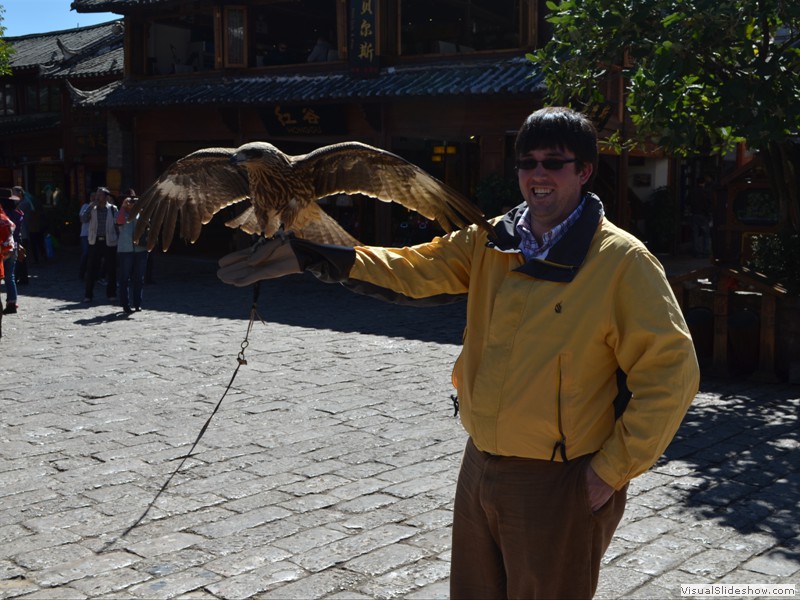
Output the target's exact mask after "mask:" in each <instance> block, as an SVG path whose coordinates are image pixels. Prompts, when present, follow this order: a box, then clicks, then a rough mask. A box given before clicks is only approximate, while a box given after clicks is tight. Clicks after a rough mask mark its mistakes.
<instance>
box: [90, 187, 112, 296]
mask: <svg viewBox="0 0 800 600" xmlns="http://www.w3.org/2000/svg"><path fill="white" fill-rule="evenodd" d="M111 200H112V197H111V192H109V191H108V188H105V187H100V188H97V192H96V193H95V195H94V199H93V200H92V201H91V202H90V203H89V205H88V208H87V209H86V210H84V211H82V212H81V222H83V223H88V224H89V233H88V241H89V256H88V259H87V267H86V289H85V294H84V298H83V301H84V302H87V303H88V302H92V300H93V299H94V286H95V283H96V282H97V277H98V274H99V273H100V264H101V263H104V264H105V269H106V296H107V297H108V300H109V301H110V302H116V300H117V237H118V236H117V225H116V220H117V207H116V206H115V205H114V203H113V202H112V201H111Z"/></svg>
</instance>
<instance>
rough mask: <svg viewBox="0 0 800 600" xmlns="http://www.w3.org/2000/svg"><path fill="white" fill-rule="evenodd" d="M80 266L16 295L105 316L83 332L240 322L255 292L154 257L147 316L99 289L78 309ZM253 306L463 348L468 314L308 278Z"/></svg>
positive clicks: (293, 280)
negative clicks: (130, 324)
mask: <svg viewBox="0 0 800 600" xmlns="http://www.w3.org/2000/svg"><path fill="white" fill-rule="evenodd" d="M78 259H79V257H78V253H77V249H72V248H68V249H66V251H64V252H63V253H61V254H60V255H59V257H57V259H56V260H55V261H54V262H52V263H49V264H41V265H36V266H32V267H31V269H30V271H31V283H30V284H29V285H27V286H25V287H24V288H21V289H20V295H21V296H25V295H28V296H39V297H49V298H53V299H57V300H58V299H61V300H64V304H63V305H61V306H59V307H57V308H56V310H60V311H64V312H65V313H66V312H67V311H70V312H71V311H79V310H81V309H85V308H90V307H98V308H101V309H105V308H107V309H108V314H106V315H103V316H94V315H93V316H91V317H87V318H77V319H75V321H74V322H75V323H76V324H78V325H86V326H92V325H98V324H101V323H105V322H109V321H115V320H121V319H126V318H132V319H141V320H142V321H145V319H146V318H147V313H148V312H149V311H166V312H177V313H181V314H186V315H196V316H204V317H216V318H220V319H233V320H241V321H245V320H247V319H248V318H249V315H250V307H251V306H252V303H253V288H252V287H248V288H236V287H233V286H230V285H226V284H224V283H222V282H221V281H219V280H218V279H217V277H216V270H217V264H216V261H215V260H213V259H207V258H197V257H191V256H182V255H172V254H161V253H158V254H156V255H154V260H155V268H154V279H155V283H153V284H148V285H146V286H145V290H144V302H143V305H144V306H143V308H144V311H143V312H142V313H141V314H140V313H134V314H133V315H130V316H128V315H125V314H124V313H123V312H121V310H120V307H119V306H116V305H114V304H112V303H109V302H108V301H107V300H106V299H105V293H104V292H105V290H104V289H102V286H101V285H100V284H98V286H97V288H96V293H95V301H94V302H93V303H92V304H83V303H82V302H81V300H82V298H83V293H84V289H83V282H82V281H81V280H80V279H79V278H78ZM20 300H21V301H24V298H21V299H20ZM257 306H258V310H259V312H260V314H261V316H262V317H263V318H264V320H265V321H267V322H269V321H272V322H275V323H281V324H286V325H292V326H297V327H306V328H312V329H329V330H335V331H343V332H360V333H371V334H376V335H382V336H388V337H397V338H408V339H417V340H420V341H429V342H436V343H443V344H460V343H461V335H462V332H463V329H464V319H465V309H466V303H465V302H459V303H456V304H452V305H449V306H442V307H435V308H420V307H411V306H397V305H393V304H388V303H385V302H382V301H379V300H375V299H373V298H368V297H365V296H361V295H358V294H355V293H353V292H350V291H348V290H346V289H345V288H343V287H342V286H339V285H336V284H325V283H321V282H319V281H317V280H316V279H315V278H314V277H313V276H312V275H308V274H306V275H291V276H288V277H284V278H282V279H280V280H274V281H266V282H263V283H262V284H261V287H260V292H259V301H258V305H257Z"/></svg>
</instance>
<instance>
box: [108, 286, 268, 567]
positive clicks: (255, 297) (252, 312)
mask: <svg viewBox="0 0 800 600" xmlns="http://www.w3.org/2000/svg"><path fill="white" fill-rule="evenodd" d="M260 292H261V282H260V281H258V282H256V283H255V284H253V305H252V307H251V308H250V321H249V323H248V324H247V332H246V333H245V336H244V340H242V344H241V350H239V354H238V355H237V357H236V362H237V365H236V369H234V371H233V375H231V380H230V381H229V382H228V385H227V387H226V388H225V391H224V392H223V393H222V397H221V398H220V399H219V401H218V402H217V405H216V406H215V407H214V410H213V411H211V414H210V415H209V417H208V419H206V422H205V423H204V424H203V427H201V428H200V433H198V434H197V437H196V438H195V440H194V443H193V444H192V447H191V448H189V452H187V453H186V454H184V455H183V456H177V457H175V458H174V459H172V460H179V459H180V461H181V462H180V463H179V464H178V466H177V467H175V470H174V471H172V473H171V474H170V476H169V477H168V478H167V480H166V481H165V482H164V483H163V484H162V486H161V488H160V489H159V490H158V493H157V494H156V495H155V496H154V497H153V499H152V500H151V501H150V503H149V504H148V505H147V508H145V510H144V512H143V513H142V514H141V516H139V518H138V519H136V521H134V523H133V525H131V526H130V527H128V528H127V529H126V530H125V531H123V532H122V533H121V534H120V535H119V536H118V537H116V538H114V539H113V540H111V541H110V542H108V543H107V544H106V545H105V546H103V548H102V549H101V550H100V553H103V552H105V551H106V550H108V549H109V548H110V547H111V546H113V545H114V544H116V543H117V542H118V541H119V540H121V539H122V538H124V537H125V536H127V535H128V534H129V533H130V532H131V531H133V530H134V529H135V528H136V527H138V526H139V525H140V524H141V523H142V521H144V519H145V517H146V516H147V515H148V514H149V513H150V510H151V509H152V508H153V507H154V506H155V504H156V502H157V501H158V499H159V498H160V497H161V494H163V493H164V491H165V490H166V489H167V487H168V486H169V484H170V482H171V481H172V479H173V478H174V477H175V475H177V474H178V472H179V471H180V470H181V469H182V468H183V465H184V464H185V463H186V461H187V460H188V459H189V458H190V457H191V456H192V452H194V449H195V448H196V447H197V444H198V443H199V442H200V439H201V438H202V437H203V435H204V434H205V432H206V429H208V426H209V424H210V423H211V419H213V418H214V415H215V414H217V411H218V410H219V407H220V406H222V401H223V400H224V399H225V396H227V395H228V392H229V391H230V389H231V386H232V385H233V381H234V379H236V375H237V373H239V368H240V367H241V366H242V365H246V364H247V360H246V359H245V357H244V352H245V350H246V349H247V347H248V346H249V345H250V342H249V341H248V339H249V337H250V332H251V331H252V329H253V324H254V323H255V320H256V318H258V320H259V321H261V323H264V319H262V318H261V315H260V314H258V309H257V305H258V297H259V294H260ZM264 325H266V323H264Z"/></svg>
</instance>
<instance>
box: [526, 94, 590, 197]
mask: <svg viewBox="0 0 800 600" xmlns="http://www.w3.org/2000/svg"><path fill="white" fill-rule="evenodd" d="M542 148H545V149H547V148H556V149H558V150H567V151H570V152H573V153H574V154H575V158H577V159H578V160H577V162H576V163H575V168H576V169H580V168H581V167H582V166H583V165H584V164H585V163H590V164H591V165H592V176H591V177H590V178H589V181H587V182H586V184H585V185H584V186H583V188H582V191H583V192H584V193H585V192H586V191H588V190H589V188H590V187H591V184H592V181H594V178H595V175H597V162H598V156H597V129H595V126H594V124H593V123H592V122H591V121H590V120H589V119H588V118H587V117H586V116H585V115H583V114H581V113H579V112H577V111H574V110H572V109H571V108H565V107H563V106H550V107H545V108H540V109H539V110H537V111H535V112H533V113H531V114H530V115H528V118H526V119H525V122H524V123H523V124H522V127H520V129H519V132H518V133H517V139H516V141H515V142H514V152H515V153H516V157H515V158H517V159H518V158H520V157H521V156H524V155H526V154H528V152H530V151H531V150H539V149H542Z"/></svg>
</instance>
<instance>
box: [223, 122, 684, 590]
mask: <svg viewBox="0 0 800 600" xmlns="http://www.w3.org/2000/svg"><path fill="white" fill-rule="evenodd" d="M515 154H516V160H517V174H518V181H519V187H520V191H521V193H522V197H523V200H524V202H523V203H522V204H520V205H519V206H518V207H516V208H515V209H513V210H511V211H510V212H509V213H508V214H506V215H504V216H502V217H499V218H497V219H495V220H494V221H493V223H492V224H493V225H494V229H495V237H494V239H489V236H488V235H487V233H486V232H485V231H484V230H482V229H480V228H478V227H476V226H471V227H467V228H465V229H462V230H460V231H456V232H454V233H452V234H449V235H447V236H444V237H441V238H436V239H434V240H433V241H431V242H430V243H426V244H421V245H418V246H414V247H410V248H378V247H356V248H355V249H350V248H339V247H330V246H319V245H316V244H312V243H309V242H306V241H304V240H298V239H290V240H289V241H284V242H281V241H274V242H270V243H269V244H267V245H266V246H265V247H264V248H262V249H261V250H259V251H257V252H256V253H255V254H253V255H252V256H250V257H248V258H244V257H243V256H242V255H241V254H240V255H235V256H234V255H232V256H231V257H228V258H225V259H223V260H222V261H221V263H220V264H221V267H222V268H221V269H220V272H219V275H220V278H222V279H223V281H227V282H229V283H233V284H236V285H246V284H248V283H251V282H253V281H257V280H259V279H266V278H272V277H276V276H280V275H284V274H287V273H293V272H300V271H303V270H310V271H312V272H313V273H314V274H315V275H317V276H318V277H320V278H321V279H324V280H328V281H340V282H342V283H344V284H345V285H346V286H347V287H350V288H353V289H355V290H356V291H360V292H362V293H369V294H371V295H375V296H380V297H383V298H384V299H389V300H394V301H404V300H408V299H412V300H421V299H436V300H444V299H446V298H448V297H451V296H458V295H463V294H467V295H468V296H467V326H466V331H465V333H464V346H463V349H462V352H461V354H460V356H459V358H458V359H457V361H456V364H455V367H454V369H453V384H454V386H455V388H456V390H457V391H458V399H459V407H460V412H461V420H462V423H463V425H464V428H465V429H466V431H467V433H468V434H469V440H468V442H467V448H466V450H465V453H464V458H463V462H462V466H461V471H460V474H459V481H458V486H457V489H456V497H455V506H454V515H453V544H452V564H451V577H450V586H451V597H452V598H454V599H455V598H529V599H532V598H588V597H591V596H592V595H594V592H595V590H596V587H597V581H598V574H599V569H600V560H601V558H602V556H603V554H604V552H605V551H606V549H607V547H608V545H609V543H610V541H611V536H612V534H613V533H614V530H615V529H616V527H617V525H618V523H619V521H620V519H621V518H622V514H623V510H624V507H625V498H626V490H627V486H628V482H629V481H630V480H631V479H633V478H634V477H636V476H637V475H640V474H642V473H643V472H645V471H646V470H647V469H648V468H650V467H651V466H652V465H653V463H655V461H656V460H657V459H658V458H659V457H660V456H661V454H662V453H663V452H664V450H665V448H666V447H667V445H668V444H669V442H670V440H671V439H672V437H673V436H674V434H675V432H676V431H677V429H678V426H679V425H680V423H681V420H682V419H683V416H684V414H685V413H686V410H687V409H688V407H689V405H690V403H691V401H692V399H693V398H694V396H695V394H696V392H697V389H698V385H699V369H698V366H697V359H696V356H695V352H694V348H693V345H692V341H691V338H690V335H689V331H688V328H687V326H686V323H685V322H684V320H683V317H682V315H681V311H680V308H679V307H678V305H677V302H676V301H675V298H674V296H673V294H672V291H671V288H670V286H669V284H668V282H667V280H666V278H665V275H664V271H663V269H662V267H661V265H660V264H659V263H658V261H657V260H656V259H655V258H654V257H653V256H652V255H651V254H650V252H648V250H647V249H646V248H645V247H644V245H643V244H642V243H641V242H640V241H639V240H637V239H636V238H634V237H633V236H631V235H630V234H628V233H626V232H625V231H623V230H621V229H620V228H618V227H616V226H615V225H613V224H612V223H611V222H609V221H608V220H607V219H606V218H605V216H604V212H603V205H602V203H601V202H600V200H599V198H597V196H595V195H594V194H592V193H591V192H589V191H588V189H589V186H590V184H591V181H592V179H593V175H594V174H595V171H596V169H597V161H598V151H597V134H596V131H595V128H594V126H593V125H592V123H591V122H590V121H589V120H588V119H586V118H585V117H584V116H583V115H581V114H580V113H577V112H574V111H572V110H569V109H565V108H558V107H553V108H544V109H541V110H538V111H536V112H534V113H533V114H531V115H530V116H529V117H528V118H527V119H526V121H525V123H524V124H523V125H522V127H521V129H520V131H519V133H518V135H517V139H516V143H515Z"/></svg>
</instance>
